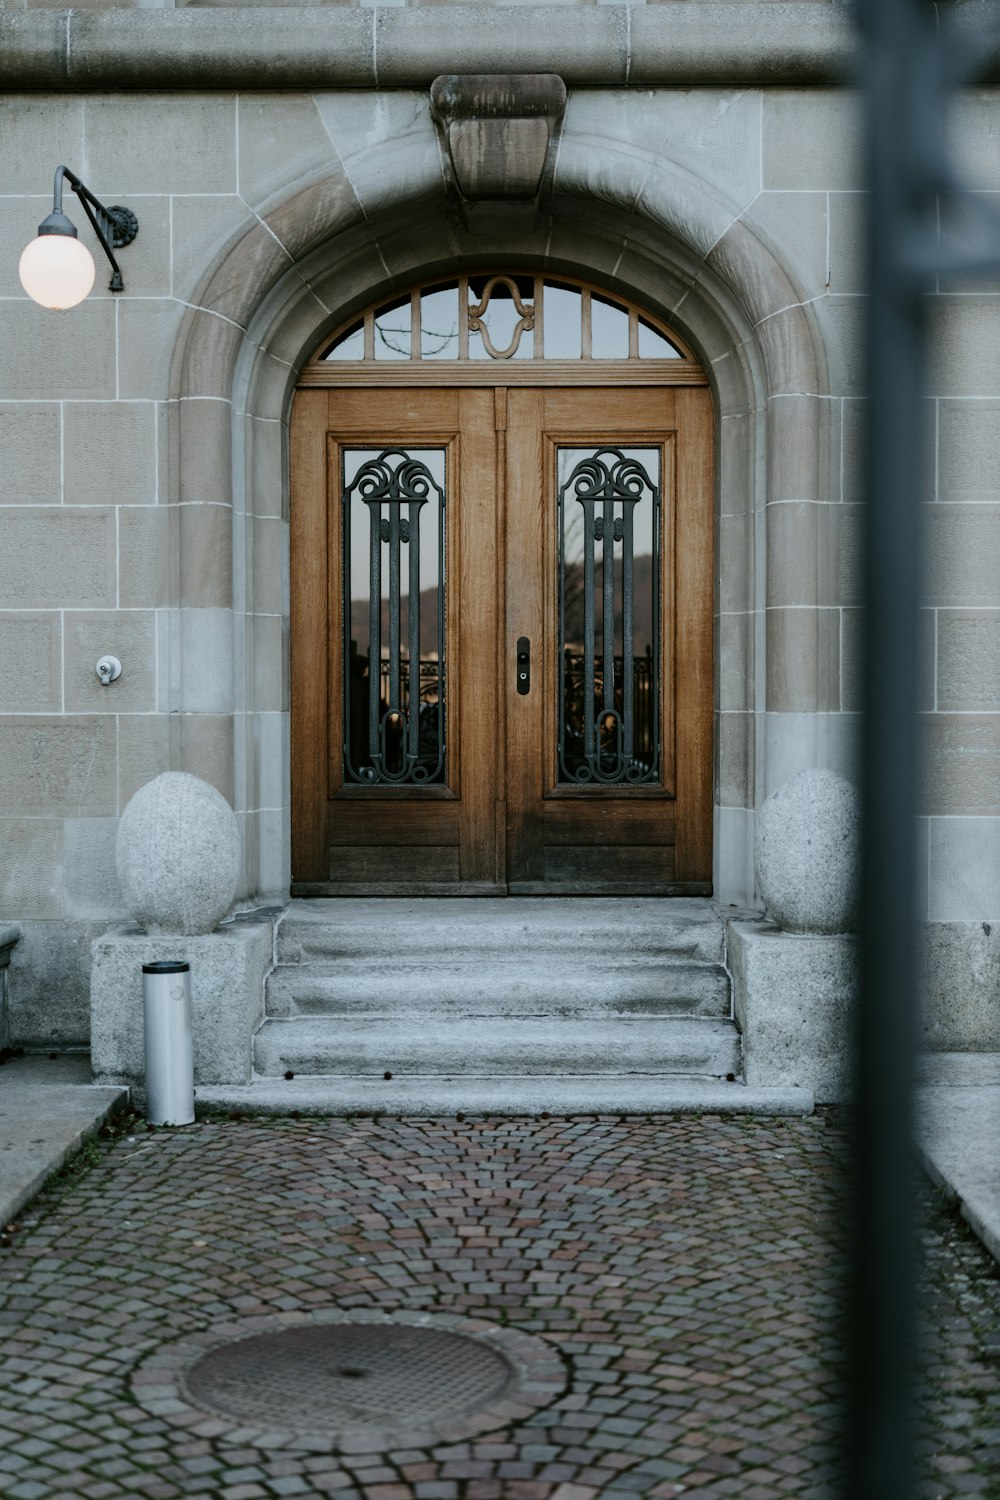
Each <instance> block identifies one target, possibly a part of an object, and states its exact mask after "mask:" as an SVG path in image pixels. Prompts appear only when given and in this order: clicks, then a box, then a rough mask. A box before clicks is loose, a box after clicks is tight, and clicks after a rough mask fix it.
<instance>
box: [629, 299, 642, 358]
mask: <svg viewBox="0 0 1000 1500" xmlns="http://www.w3.org/2000/svg"><path fill="white" fill-rule="evenodd" d="M628 357H629V359H638V358H639V314H638V313H637V312H636V310H635V308H634V307H630V308H629V313H628Z"/></svg>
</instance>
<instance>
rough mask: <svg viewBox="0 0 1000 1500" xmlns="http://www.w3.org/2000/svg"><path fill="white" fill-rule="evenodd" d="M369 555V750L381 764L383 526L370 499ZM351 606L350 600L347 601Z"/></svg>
mask: <svg viewBox="0 0 1000 1500" xmlns="http://www.w3.org/2000/svg"><path fill="white" fill-rule="evenodd" d="M368 511H369V518H370V521H371V525H370V528H369V542H368V547H369V555H368V754H369V755H370V757H371V758H372V760H373V761H374V762H375V764H376V765H378V764H379V707H380V704H381V697H382V529H381V520H382V516H381V506H380V505H379V504H378V502H377V501H375V500H369V502H368ZM347 607H348V609H349V608H350V603H349V602H348V606H347Z"/></svg>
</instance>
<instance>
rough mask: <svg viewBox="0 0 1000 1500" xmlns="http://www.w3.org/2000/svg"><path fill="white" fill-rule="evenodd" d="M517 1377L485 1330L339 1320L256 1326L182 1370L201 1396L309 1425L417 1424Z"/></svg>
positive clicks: (234, 1410)
mask: <svg viewBox="0 0 1000 1500" xmlns="http://www.w3.org/2000/svg"><path fill="white" fill-rule="evenodd" d="M515 1381H516V1375H515V1371H514V1369H513V1367H512V1366H511V1364H510V1363H509V1361H508V1360H506V1359H505V1358H504V1356H503V1355H502V1354H500V1353H499V1352H498V1351H497V1350H496V1349H492V1348H490V1346H489V1344H486V1343H484V1342H482V1340H477V1339H470V1338H467V1337H466V1336H465V1335H464V1334H461V1333H446V1332H445V1331H444V1330H443V1329H440V1328H407V1327H405V1326H404V1327H402V1328H394V1327H392V1326H389V1327H386V1326H384V1325H383V1326H382V1327H379V1326H378V1325H377V1324H372V1323H353V1324H352V1323H342V1324H340V1326H339V1327H338V1326H337V1325H336V1324H334V1325H327V1326H326V1327H325V1328H324V1327H322V1326H321V1327H319V1328H285V1329H283V1330H282V1331H281V1332H279V1333H258V1334H254V1335H253V1336H252V1337H250V1338H246V1339H239V1340H237V1341H236V1342H235V1343H232V1344H224V1345H223V1346H222V1348H221V1349H213V1350H212V1352H211V1353H210V1354H206V1355H205V1356H204V1358H203V1359H200V1360H199V1361H198V1363H197V1364H196V1365H195V1366H194V1367H193V1368H192V1369H190V1370H189V1371H188V1373H187V1377H186V1384H187V1388H188V1390H189V1391H190V1393H191V1395H192V1397H193V1398H194V1400H195V1401H196V1402H197V1403H198V1405H200V1406H209V1407H211V1408H212V1409H213V1410H215V1411H220V1412H224V1413H225V1414H226V1415H227V1416H231V1417H241V1418H242V1419H243V1420H244V1421H254V1422H262V1423H266V1424H267V1425H268V1426H271V1425H273V1423H274V1422H275V1420H276V1419H280V1420H281V1421H282V1422H286V1423H288V1424H289V1425H290V1426H292V1427H301V1428H303V1429H305V1430H307V1431H310V1432H314V1431H315V1430H316V1429H317V1428H322V1427H330V1426H334V1427H341V1426H343V1425H344V1424H345V1423H357V1422H364V1423H366V1424H367V1423H369V1422H376V1423H378V1424H379V1426H384V1425H385V1424H386V1423H393V1424H398V1425H399V1426H401V1427H414V1426H418V1427H423V1426H425V1425H426V1424H427V1423H428V1422H434V1421H437V1420H441V1419H444V1418H447V1417H451V1416H455V1415H465V1414H467V1413H469V1412H475V1411H478V1410H480V1409H481V1408H482V1407H483V1406H484V1405H488V1404H489V1403H490V1402H492V1401H495V1400H496V1399H497V1397H498V1396H502V1395H503V1394H504V1392H505V1391H506V1390H507V1389H508V1387H509V1386H511V1385H513V1384H514V1383H515Z"/></svg>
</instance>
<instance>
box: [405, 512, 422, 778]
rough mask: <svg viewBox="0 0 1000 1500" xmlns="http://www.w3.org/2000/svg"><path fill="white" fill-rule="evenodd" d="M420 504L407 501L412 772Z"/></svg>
mask: <svg viewBox="0 0 1000 1500" xmlns="http://www.w3.org/2000/svg"><path fill="white" fill-rule="evenodd" d="M421 505H422V501H420V500H411V501H410V506H409V510H410V540H409V543H408V545H409V548H410V597H409V601H408V618H407V624H408V626H409V651H410V661H409V675H410V694H409V696H410V701H409V703H408V704H407V717H408V719H409V753H410V766H411V768H412V767H413V766H415V765H416V763H417V754H418V750H419V746H420V510H421Z"/></svg>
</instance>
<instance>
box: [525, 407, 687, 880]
mask: <svg viewBox="0 0 1000 1500" xmlns="http://www.w3.org/2000/svg"><path fill="white" fill-rule="evenodd" d="M689 398H691V399H689ZM507 413H508V416H507V466H508V483H507V551H508V587H507V651H508V662H507V672H508V682H509V683H510V682H512V661H513V651H514V647H515V644H516V639H517V637H518V636H520V635H527V636H528V637H529V638H530V640H531V650H532V668H531V671H532V689H531V693H530V694H529V696H528V697H527V698H522V697H519V696H517V695H515V694H514V693H513V692H511V691H510V689H509V688H508V697H507V702H508V738H507V754H508V778H507V779H508V789H509V790H508V806H507V835H508V879H509V880H510V882H511V886H512V889H518V890H539V891H541V890H551V891H553V892H556V891H560V890H565V891H583V890H593V891H595V892H597V891H601V890H610V889H617V890H626V889H627V890H637V889H640V888H646V889H648V890H649V891H650V892H651V893H658V892H664V891H667V890H668V889H669V890H677V889H684V888H690V889H691V890H692V891H694V890H699V891H700V890H705V889H706V888H708V887H709V883H710V881H711V823H712V805H711V767H712V723H711V709H712V688H711V682H712V561H711V559H712V550H713V542H712V469H711V462H712V444H711V405H710V400H709V397H708V393H707V391H703V390H699V391H687V390H676V389H669V390H664V389H660V388H656V387H646V388H643V387H638V388H633V389H630V390H620V389H613V388H610V389H590V390H579V389H574V390H544V391H542V390H512V391H511V392H510V393H509V396H508V406H507ZM633 446H634V447H638V448H641V449H643V450H649V451H650V453H651V454H652V453H654V452H655V453H656V455H657V464H658V467H659V484H660V489H661V532H660V558H659V572H658V575H657V578H655V579H652V580H651V581H652V584H653V585H658V587H659V589H660V597H661V601H662V609H661V615H660V633H659V650H660V654H661V673H660V705H661V706H660V716H659V734H660V761H659V775H658V777H657V780H656V787H653V786H641V787H637V788H635V790H634V792H633V791H630V790H629V789H628V788H627V787H625V786H623V785H615V786H611V787H608V788H607V789H604V788H600V789H596V788H595V787H594V786H588V787H586V788H584V789H581V790H580V791H579V792H577V791H575V790H574V787H573V786H572V785H571V784H569V785H567V784H566V783H565V781H564V780H563V781H562V782H560V772H559V766H558V737H559V736H558V709H557V703H558V698H557V695H558V693H559V691H560V683H559V681H558V675H559V672H560V670H561V668H560V664H559V663H558V661H557V657H558V519H557V517H558V511H557V486H558V480H557V473H556V465H557V458H558V451H559V449H560V447H569V448H573V449H576V448H579V449H581V450H585V451H594V452H596V451H597V450H598V449H601V448H604V447H607V448H619V449H628V448H630V447H633ZM650 461H651V460H650ZM602 555H603V554H602ZM682 718H683V720H684V722H683V725H682V724H681V720H682ZM619 809H622V811H619ZM676 846H679V847H676Z"/></svg>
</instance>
